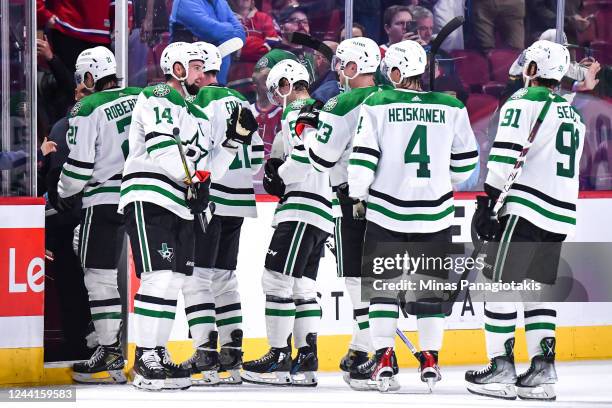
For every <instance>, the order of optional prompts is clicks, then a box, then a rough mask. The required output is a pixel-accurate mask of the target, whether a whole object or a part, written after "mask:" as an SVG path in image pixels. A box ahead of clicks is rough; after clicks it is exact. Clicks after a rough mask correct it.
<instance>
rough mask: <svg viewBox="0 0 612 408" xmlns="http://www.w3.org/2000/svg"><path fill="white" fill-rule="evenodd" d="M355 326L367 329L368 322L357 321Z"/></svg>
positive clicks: (368, 326)
mask: <svg viewBox="0 0 612 408" xmlns="http://www.w3.org/2000/svg"><path fill="white" fill-rule="evenodd" d="M357 326H358V327H359V330H365V329H369V328H370V322H361V323H357Z"/></svg>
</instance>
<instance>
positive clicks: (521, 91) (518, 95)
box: [510, 88, 527, 99]
mask: <svg viewBox="0 0 612 408" xmlns="http://www.w3.org/2000/svg"><path fill="white" fill-rule="evenodd" d="M526 93H527V88H521V89H519V90H518V91H516V92H515V93H514V94H513V95H512V96H511V97H510V99H521V98H522V97H523V96H525V94H526Z"/></svg>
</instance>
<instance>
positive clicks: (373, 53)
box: [336, 37, 380, 74]
mask: <svg viewBox="0 0 612 408" xmlns="http://www.w3.org/2000/svg"><path fill="white" fill-rule="evenodd" d="M336 58H337V59H338V60H340V67H341V68H340V69H344V67H345V66H346V65H347V64H348V63H349V62H354V63H355V64H356V65H357V74H369V73H373V72H376V70H377V69H378V67H379V66H380V48H379V47H378V44H376V42H374V40H371V39H369V38H366V37H356V38H349V39H347V40H344V41H342V42H341V43H340V45H338V49H337V50H336Z"/></svg>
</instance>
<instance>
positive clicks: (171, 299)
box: [157, 272, 186, 347]
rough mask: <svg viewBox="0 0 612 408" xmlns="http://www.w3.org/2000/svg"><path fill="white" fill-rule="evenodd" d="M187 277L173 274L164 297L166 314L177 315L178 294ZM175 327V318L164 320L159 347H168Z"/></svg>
mask: <svg viewBox="0 0 612 408" xmlns="http://www.w3.org/2000/svg"><path fill="white" fill-rule="evenodd" d="M185 278H186V276H185V275H183V274H182V273H176V272H174V273H173V274H172V280H171V281H170V284H169V285H168V287H167V288H166V294H165V295H164V299H165V300H166V306H167V309H166V312H167V313H172V314H173V315H176V303H177V298H178V294H179V292H180V291H181V287H182V286H183V282H184V280H185ZM173 325H174V318H172V319H163V320H162V321H161V324H160V326H159V332H158V334H157V345H158V346H161V347H166V343H168V340H169V339H170V333H171V332H172V326H173Z"/></svg>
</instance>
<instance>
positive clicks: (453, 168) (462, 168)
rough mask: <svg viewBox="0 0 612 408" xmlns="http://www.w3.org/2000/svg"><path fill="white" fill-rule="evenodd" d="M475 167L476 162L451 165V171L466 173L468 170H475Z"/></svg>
mask: <svg viewBox="0 0 612 408" xmlns="http://www.w3.org/2000/svg"><path fill="white" fill-rule="evenodd" d="M475 168H476V163H474V164H470V165H467V166H450V169H451V171H454V172H455V173H465V172H466V171H470V170H474V169H475Z"/></svg>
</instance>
